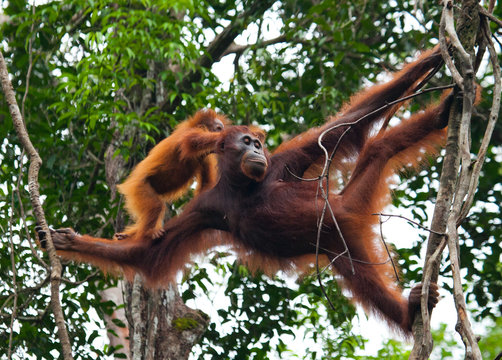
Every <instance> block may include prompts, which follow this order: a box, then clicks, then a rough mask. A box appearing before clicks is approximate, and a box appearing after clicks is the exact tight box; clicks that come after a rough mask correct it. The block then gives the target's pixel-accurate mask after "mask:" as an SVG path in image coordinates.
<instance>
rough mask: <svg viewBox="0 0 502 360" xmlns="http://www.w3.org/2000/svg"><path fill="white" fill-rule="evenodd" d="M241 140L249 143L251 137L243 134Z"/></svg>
mask: <svg viewBox="0 0 502 360" xmlns="http://www.w3.org/2000/svg"><path fill="white" fill-rule="evenodd" d="M242 141H243V142H244V144H246V145H249V144H251V138H250V137H249V136H244V138H243V139H242Z"/></svg>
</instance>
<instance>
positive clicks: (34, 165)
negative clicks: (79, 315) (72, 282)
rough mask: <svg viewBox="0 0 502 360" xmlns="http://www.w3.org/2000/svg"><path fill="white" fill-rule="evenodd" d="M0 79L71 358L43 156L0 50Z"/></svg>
mask: <svg viewBox="0 0 502 360" xmlns="http://www.w3.org/2000/svg"><path fill="white" fill-rule="evenodd" d="M0 79H1V82H2V88H3V91H4V94H5V99H6V101H7V104H8V105H9V112H10V115H11V117H12V122H13V125H14V128H15V129H16V133H17V135H18V137H19V140H20V142H21V145H22V147H23V148H24V149H25V150H26V152H27V154H28V156H29V158H30V167H29V170H28V188H29V192H30V200H31V203H32V206H33V212H34V215H35V218H36V219H37V222H38V224H39V225H40V226H42V228H43V229H44V230H46V232H47V233H48V236H47V252H48V254H49V259H50V262H51V265H52V271H51V299H52V300H51V305H52V310H53V313H54V317H55V320H56V324H57V327H58V335H59V339H60V340H61V346H62V350H63V357H64V359H65V360H66V359H73V356H72V354H71V344H70V339H69V336H68V332H67V330H66V325H65V321H64V315H63V310H62V308H61V301H60V298H59V296H60V294H59V284H60V280H61V269H62V268H61V262H60V261H59V258H58V256H57V254H56V249H55V248H54V245H53V243H52V238H51V237H50V232H49V231H48V227H47V221H46V220H45V215H44V210H43V208H42V205H41V203H40V192H39V184H38V172H39V169H40V166H41V164H42V159H41V158H40V155H39V154H38V152H37V150H36V149H35V147H34V146H33V144H32V142H31V140H30V138H29V135H28V132H27V130H26V126H25V124H24V120H23V118H22V115H21V112H20V110H19V106H18V105H17V101H16V96H15V93H14V89H13V87H12V83H11V81H10V79H9V73H8V71H7V65H6V63H5V59H4V57H3V54H2V52H0Z"/></svg>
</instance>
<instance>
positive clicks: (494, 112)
mask: <svg viewBox="0 0 502 360" xmlns="http://www.w3.org/2000/svg"><path fill="white" fill-rule="evenodd" d="M481 26H482V32H483V37H484V38H485V41H486V42H487V48H488V53H489V54H490V61H491V63H492V69H493V79H494V86H493V101H492V106H491V109H490V116H489V118H488V125H487V126H486V130H485V134H484V136H483V140H482V141H481V146H480V148H479V152H478V159H477V161H475V162H474V166H473V168H472V174H471V181H470V184H469V189H468V191H467V198H466V200H465V202H464V204H463V207H462V210H461V212H460V214H459V217H458V219H457V226H460V224H461V223H462V222H463V221H464V219H465V218H466V217H467V214H468V213H469V209H470V207H471V205H472V202H473V200H474V194H475V192H476V189H477V187H478V183H479V176H480V173H481V168H482V167H483V164H484V161H485V157H486V152H487V151H488V146H489V144H490V140H491V137H492V134H493V130H494V129H495V124H496V123H497V119H498V114H499V110H500V94H501V92H502V86H501V74H500V65H499V63H498V58H497V52H496V51H495V47H494V44H493V41H492V40H491V36H492V34H491V32H490V27H489V26H488V22H487V21H482V25H481Z"/></svg>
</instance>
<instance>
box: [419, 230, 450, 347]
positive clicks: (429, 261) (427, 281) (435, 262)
mask: <svg viewBox="0 0 502 360" xmlns="http://www.w3.org/2000/svg"><path fill="white" fill-rule="evenodd" d="M447 239H448V237H447V236H446V235H444V234H443V235H442V239H441V242H440V243H439V246H438V247H437V248H436V249H435V250H434V252H433V253H432V254H431V255H430V256H429V257H427V258H426V261H425V265H424V270H423V272H424V273H423V276H422V293H421V296H420V311H421V313H422V319H423V329H424V333H423V335H422V344H421V346H422V347H423V348H426V346H427V344H429V343H432V334H431V325H430V315H429V304H428V299H429V288H430V286H431V282H432V276H433V273H434V269H435V268H436V267H438V266H439V264H440V260H441V255H442V254H443V250H444V248H445V246H446V243H447Z"/></svg>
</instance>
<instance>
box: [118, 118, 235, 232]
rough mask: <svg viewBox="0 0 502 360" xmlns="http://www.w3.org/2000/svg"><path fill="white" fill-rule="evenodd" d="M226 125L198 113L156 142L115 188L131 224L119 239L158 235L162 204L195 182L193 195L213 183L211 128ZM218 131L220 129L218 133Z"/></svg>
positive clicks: (215, 135)
mask: <svg viewBox="0 0 502 360" xmlns="http://www.w3.org/2000/svg"><path fill="white" fill-rule="evenodd" d="M217 124H221V126H226V125H228V124H229V121H228V120H227V118H226V117H225V116H223V115H219V114H217V113H216V112H214V111H213V110H201V111H199V112H197V113H196V114H195V115H194V116H193V117H191V118H189V119H188V120H186V121H184V122H182V123H180V124H179V125H178V126H177V127H176V129H175V130H174V131H173V133H172V134H171V135H170V136H169V137H167V138H165V139H164V140H162V141H161V142H159V143H158V144H157V145H156V146H155V147H154V148H153V149H152V150H151V151H150V153H149V154H148V156H147V157H146V158H145V159H144V160H143V161H141V162H140V163H139V164H138V165H137V166H136V168H135V169H134V170H133V171H132V172H131V174H130V175H129V177H128V178H127V179H126V180H125V181H124V182H123V183H122V184H121V185H118V186H117V188H118V190H119V192H120V193H121V194H123V195H124V197H125V208H126V209H127V211H128V212H129V214H130V215H131V216H132V218H133V219H134V221H135V224H134V225H131V226H129V227H128V228H127V229H126V231H125V233H123V234H117V235H118V237H119V238H122V237H129V236H131V235H132V234H135V233H137V235H138V236H135V238H137V239H141V238H148V237H157V236H158V235H160V234H161V229H162V219H163V217H164V213H165V210H166V205H165V203H166V202H172V201H174V200H176V199H178V198H179V197H181V196H182V195H183V194H185V193H186V192H187V190H188V189H189V187H190V186H191V184H192V183H193V181H194V180H195V179H196V180H197V189H196V193H200V192H201V191H203V190H207V189H209V188H211V187H213V186H214V184H215V183H216V182H217V161H216V157H215V155H214V154H211V152H213V151H214V146H215V144H216V141H217V140H218V138H219V134H218V129H216V128H214V127H215V125H217ZM220 130H221V129H220Z"/></svg>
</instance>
